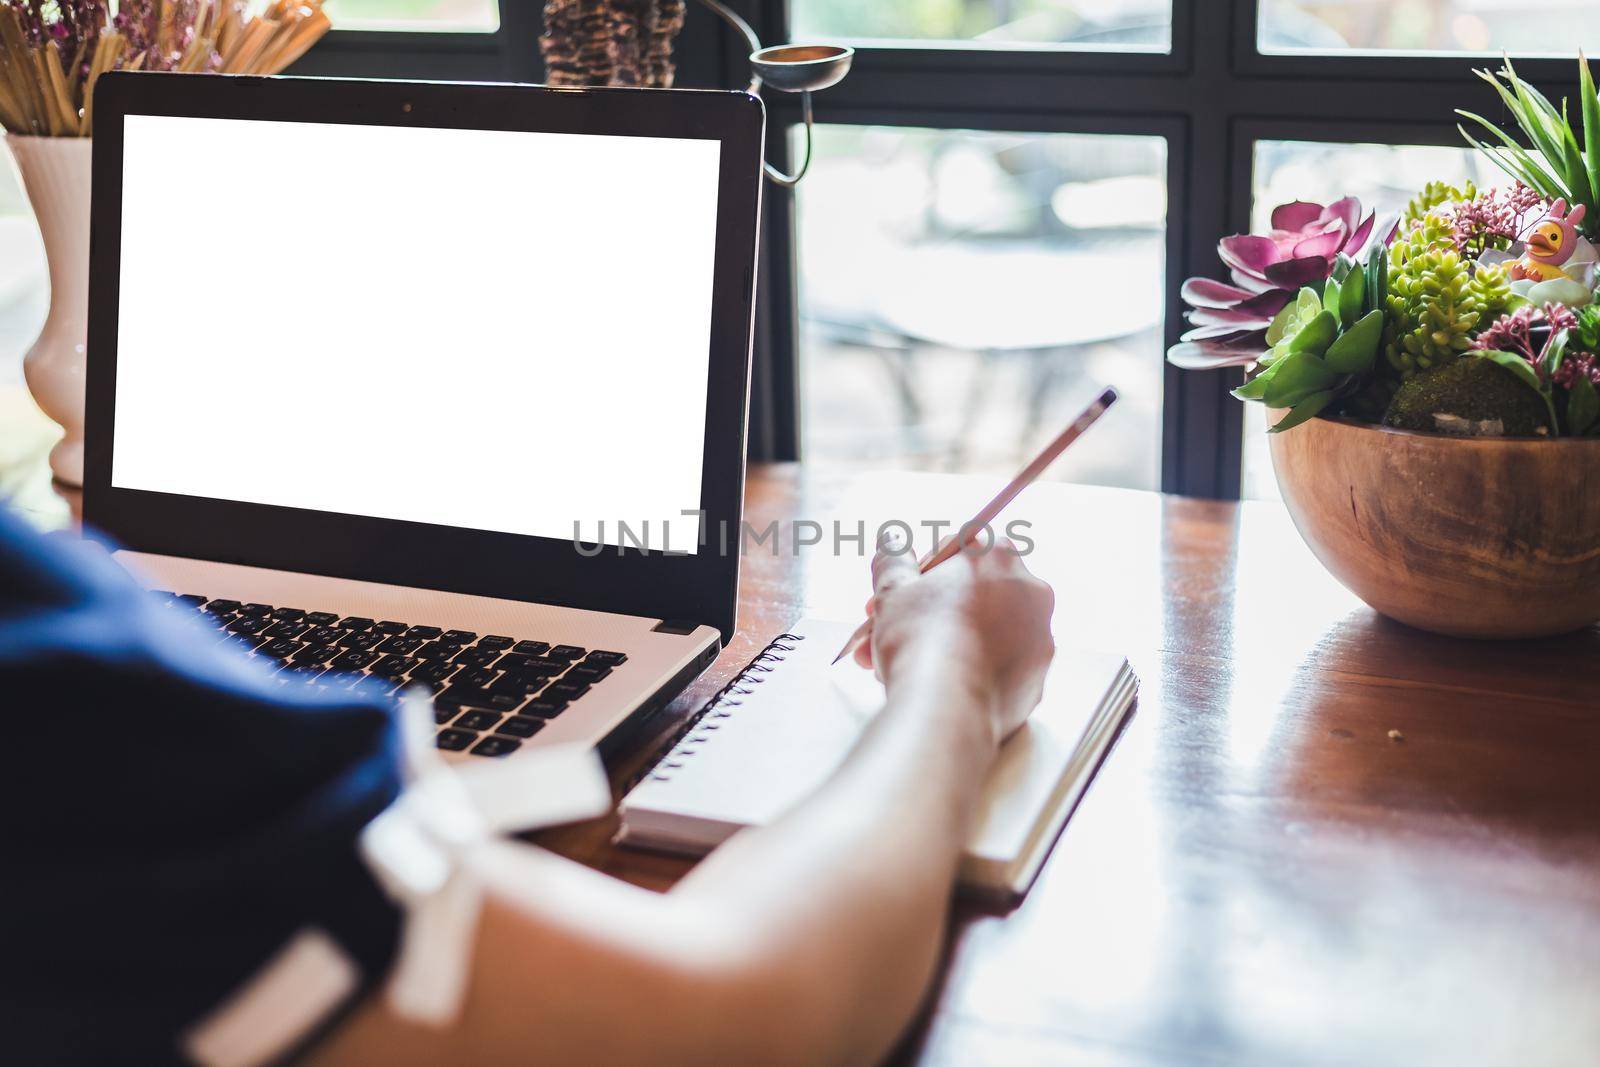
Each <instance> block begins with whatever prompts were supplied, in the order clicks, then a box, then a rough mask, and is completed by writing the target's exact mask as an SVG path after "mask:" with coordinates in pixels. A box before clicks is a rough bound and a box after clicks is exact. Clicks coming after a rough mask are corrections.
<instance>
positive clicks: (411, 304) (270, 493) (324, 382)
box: [111, 115, 719, 552]
mask: <svg viewBox="0 0 1600 1067" xmlns="http://www.w3.org/2000/svg"><path fill="white" fill-rule="evenodd" d="M718 155H719V144H718V142H717V141H715V140H698V139H676V138H659V137H618V136H609V135H607V136H601V135H588V134H582V135H579V134H557V133H517V132H504V131H481V130H453V129H450V130H446V129H426V128H416V127H386V126H354V125H342V124H341V125H335V124H324V123H296V122H258V121H244V120H235V119H197V118H172V117H156V116H144V115H129V116H128V117H127V119H126V124H125V127H124V148H123V193H122V273H121V300H120V307H119V312H118V331H117V383H116V439H115V450H114V453H113V456H112V472H111V482H112V485H114V486H117V487H119V488H124V489H143V490H151V491H155V492H162V493H175V494H180V495H184V496H195V497H211V498H217V499H223V500H236V501H246V502H251V503H258V504H271V505H277V506H282V507H292V508H305V509H310V510H313V511H327V512H341V513H345V514H353V515H367V516H375V517H379V518H386V519H402V520H408V521H412V522H423V523H435V524H440V525H446V526H458V527H465V528H469V529H478V530H495V531H501V532H506V533H514V534H529V535H535V536H540V537H551V538H565V539H572V538H574V536H581V538H582V539H583V540H588V541H598V542H600V543H604V544H612V545H615V544H619V543H621V542H620V541H619V537H618V534H619V527H618V523H619V521H620V522H626V523H627V524H628V525H629V528H630V531H631V532H632V534H633V537H635V538H636V537H638V535H639V533H640V530H641V524H642V523H645V522H648V523H649V539H650V545H649V547H651V548H667V549H669V550H671V551H683V552H692V551H694V550H695V547H696V541H697V537H698V533H699V525H698V520H697V519H696V518H695V517H694V516H693V515H690V516H684V514H683V513H684V512H694V511H695V509H697V508H698V507H699V506H700V482H701V463H702V459H703V449H704V444H705V405H706V387H707V380H706V379H707V373H708V366H709V356H710V336H711V290H712V284H711V283H712V265H713V257H714V252H715V247H716V210H717V172H718ZM602 522H603V523H604V528H603V531H602V530H601V526H600V524H601V523H602ZM575 523H576V524H577V525H576V527H575V525H574V524H575ZM627 543H629V544H632V543H633V539H632V538H630V539H628V542H627Z"/></svg>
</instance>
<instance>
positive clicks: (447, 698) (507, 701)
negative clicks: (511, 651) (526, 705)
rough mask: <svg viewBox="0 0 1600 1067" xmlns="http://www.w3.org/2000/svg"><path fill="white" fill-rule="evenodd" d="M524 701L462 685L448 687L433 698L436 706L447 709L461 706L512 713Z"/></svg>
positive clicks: (519, 698)
mask: <svg viewBox="0 0 1600 1067" xmlns="http://www.w3.org/2000/svg"><path fill="white" fill-rule="evenodd" d="M522 701H523V698H522V697H519V696H512V695H510V694H508V693H492V692H490V691H489V690H487V689H483V688H480V687H478V686H471V685H460V684H454V685H449V686H446V687H445V688H444V689H443V690H442V691H440V693H439V695H438V696H436V697H434V698H433V702H434V703H435V704H442V705H444V706H445V707H454V706H457V705H460V706H462V707H469V708H491V709H493V710H495V711H510V710H511V709H512V708H514V707H516V706H517V705H518V704H521V703H522Z"/></svg>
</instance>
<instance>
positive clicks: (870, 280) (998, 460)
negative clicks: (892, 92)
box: [798, 126, 1166, 489]
mask: <svg viewBox="0 0 1600 1067" xmlns="http://www.w3.org/2000/svg"><path fill="white" fill-rule="evenodd" d="M1165 175H1166V144H1165V142H1164V141H1163V140H1162V139H1160V138H1151V137H1109V136H1088V135H1077V134H1025V133H988V132H984V133H978V132H971V131H957V130H927V129H902V128H893V127H863V126H826V127H819V128H818V129H817V143H816V159H815V161H814V162H813V164H812V167H811V173H810V174H809V175H808V176H807V177H806V179H805V181H804V182H802V183H801V185H800V188H799V194H798V212H799V241H800V247H799V253H798V258H799V269H800V310H801V317H802V318H801V322H802V329H801V347H802V356H801V378H802V403H801V412H802V414H803V417H804V424H803V428H802V430H803V434H804V447H805V450H806V457H807V459H809V460H811V461H814V462H819V463H825V464H833V465H850V464H859V465H861V466H864V467H873V468H883V467H898V468H902V469H920V470H957V471H985V472H992V473H1006V474H1009V473H1011V472H1012V471H1013V470H1014V469H1015V468H1016V467H1017V466H1019V465H1020V464H1021V462H1022V461H1023V460H1024V459H1026V458H1027V457H1028V456H1029V455H1030V454H1031V453H1032V452H1033V451H1034V450H1036V449H1038V448H1039V447H1041V446H1042V445H1043V444H1044V443H1045V442H1046V441H1047V440H1048V439H1049V438H1050V437H1052V436H1054V435H1055V434H1056V433H1058V432H1059V431H1060V429H1061V427H1062V426H1063V425H1064V424H1065V423H1066V421H1067V420H1068V419H1069V418H1071V417H1072V416H1073V415H1074V414H1076V413H1077V411H1078V410H1079V408H1081V407H1082V405H1083V404H1085V403H1087V402H1088V401H1089V400H1090V399H1092V398H1093V396H1094V393H1095V391H1096V390H1097V389H1098V388H1099V387H1101V386H1103V385H1105V384H1112V385H1115V386H1117V388H1118V389H1119V390H1120V392H1121V394H1122V400H1121V402H1120V403H1119V404H1118V405H1117V407H1116V408H1114V409H1113V410H1112V411H1111V413H1110V414H1109V415H1107V416H1106V418H1105V420H1104V421H1103V422H1102V423H1101V424H1100V425H1098V426H1096V427H1095V428H1094V430H1093V431H1092V432H1091V433H1089V434H1088V435H1087V436H1086V437H1085V438H1084V440H1083V441H1082V442H1080V443H1079V444H1078V445H1076V446H1074V448H1073V449H1072V451H1070V452H1068V453H1067V455H1066V456H1065V457H1063V459H1062V460H1061V461H1060V462H1059V463H1057V464H1056V466H1055V467H1054V468H1052V470H1051V472H1050V474H1049V475H1047V477H1052V478H1055V479H1059V480H1063V481H1082V482H1094V483H1099V484H1104V485H1121V486H1133V487H1137V488H1142V489H1154V488H1156V487H1157V486H1158V485H1159V483H1160V468H1161V387H1162V351H1161V350H1162V332H1161V324H1162V311H1163V300H1162V293H1163V291H1164V279H1163V267H1164V252H1163V250H1164V242H1165V238H1164V233H1165V229H1166V179H1165Z"/></svg>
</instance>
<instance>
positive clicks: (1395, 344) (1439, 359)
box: [1384, 213, 1515, 378]
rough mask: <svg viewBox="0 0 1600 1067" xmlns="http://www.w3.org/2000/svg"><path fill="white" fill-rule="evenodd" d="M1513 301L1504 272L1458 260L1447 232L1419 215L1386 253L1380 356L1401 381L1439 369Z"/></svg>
mask: <svg viewBox="0 0 1600 1067" xmlns="http://www.w3.org/2000/svg"><path fill="white" fill-rule="evenodd" d="M1514 299H1515V298H1514V297H1513V295H1512V292H1511V282H1510V279H1509V278H1508V277H1507V275H1506V272H1505V270H1504V268H1501V267H1491V266H1484V265H1478V266H1477V267H1476V268H1474V266H1473V264H1471V263H1469V262H1467V261H1465V260H1463V259H1462V258H1461V256H1460V255H1459V254H1458V253H1457V252H1456V250H1455V242H1454V241H1453V240H1452V239H1451V236H1450V227H1449V225H1448V223H1446V222H1445V221H1444V219H1442V218H1441V217H1440V216H1439V215H1437V214H1433V213H1430V214H1427V215H1424V216H1423V217H1422V218H1421V219H1419V220H1418V221H1417V222H1415V223H1413V224H1412V225H1411V227H1410V228H1409V229H1407V230H1406V232H1405V233H1404V234H1402V235H1401V236H1400V237H1398V238H1396V240H1395V242H1394V244H1393V245H1392V246H1390V249H1389V276H1388V292H1387V294H1386V308H1385V310H1386V311H1387V313H1388V315H1387V321H1386V323H1385V329H1384V356H1385V358H1386V359H1387V360H1388V362H1389V365H1390V367H1392V368H1393V369H1394V370H1395V371H1397V372H1399V374H1400V376H1401V377H1402V378H1410V377H1411V376H1412V375H1414V374H1416V373H1417V372H1418V371H1425V370H1429V369H1431V368H1434V367H1439V366H1443V365H1444V364H1446V363H1449V362H1450V361H1452V360H1454V359H1455V358H1456V357H1457V356H1459V355H1460V354H1461V353H1463V352H1465V351H1466V350H1467V349H1469V348H1470V347H1472V337H1473V334H1474V333H1476V332H1477V331H1478V329H1480V328H1481V326H1483V325H1487V324H1488V323H1489V322H1490V321H1492V320H1493V319H1494V317H1495V316H1497V315H1500V314H1502V313H1503V312H1505V311H1506V309H1507V308H1508V307H1509V306H1510V305H1511V303H1512V301H1513V300H1514Z"/></svg>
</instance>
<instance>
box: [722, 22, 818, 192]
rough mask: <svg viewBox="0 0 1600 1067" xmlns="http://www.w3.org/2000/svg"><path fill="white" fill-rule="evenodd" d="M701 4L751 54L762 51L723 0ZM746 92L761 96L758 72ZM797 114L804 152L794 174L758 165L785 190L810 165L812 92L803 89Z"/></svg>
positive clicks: (747, 26)
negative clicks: (803, 134) (801, 124)
mask: <svg viewBox="0 0 1600 1067" xmlns="http://www.w3.org/2000/svg"><path fill="white" fill-rule="evenodd" d="M700 3H701V4H703V5H705V7H706V8H708V9H709V10H710V11H711V13H712V14H713V15H716V16H717V17H718V18H720V19H721V20H722V21H723V22H725V23H727V24H728V25H729V26H731V27H732V28H733V31H734V32H735V33H737V34H739V36H741V37H743V38H744V42H745V45H746V46H747V47H748V48H749V49H750V52H751V54H752V55H753V54H755V53H756V52H759V51H761V38H760V37H757V36H756V31H755V29H754V28H753V27H752V26H751V25H750V23H748V22H746V21H745V20H744V19H743V17H741V16H740V15H739V13H738V12H737V11H735V10H733V9H732V8H731V7H729V6H728V5H727V4H724V3H723V2H722V0H700ZM745 91H746V92H748V93H750V94H752V95H755V96H759V95H761V75H759V74H756V73H754V72H752V73H751V75H750V85H749V87H748V88H747V89H746V90H745ZM800 115H801V118H802V120H803V121H804V123H805V128H806V154H805V156H804V158H802V159H801V160H800V169H799V170H797V171H795V172H794V173H793V174H785V173H783V171H781V170H779V169H778V168H777V167H774V166H773V165H772V164H771V163H768V162H766V161H765V160H763V161H762V164H761V165H762V167H763V168H765V170H766V172H767V179H768V180H769V181H771V182H772V183H773V184H775V185H781V186H783V187H784V188H785V189H793V188H794V187H795V186H796V185H798V184H799V183H800V179H801V178H804V177H805V176H806V171H807V170H809V169H810V168H811V126H812V118H811V94H810V93H809V92H802V93H801V94H800Z"/></svg>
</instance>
